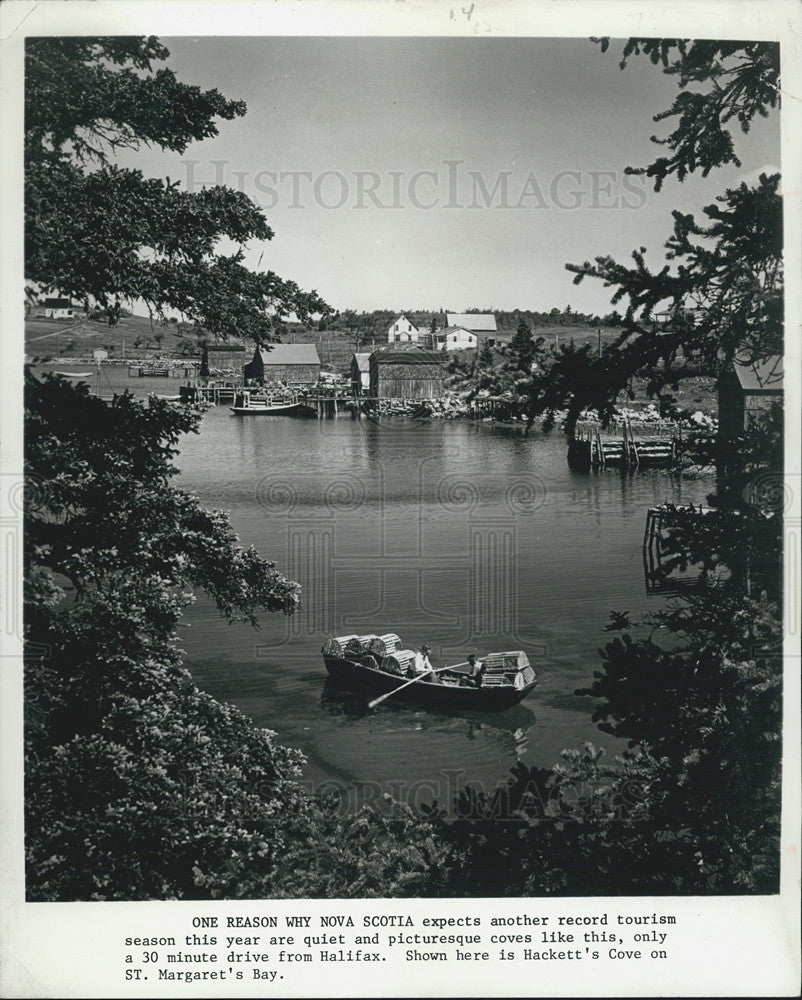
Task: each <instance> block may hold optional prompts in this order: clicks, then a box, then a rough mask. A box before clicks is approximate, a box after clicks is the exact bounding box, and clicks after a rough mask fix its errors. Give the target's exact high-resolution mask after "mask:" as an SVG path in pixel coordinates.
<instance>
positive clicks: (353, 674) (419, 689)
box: [323, 653, 537, 712]
mask: <svg viewBox="0 0 802 1000" xmlns="http://www.w3.org/2000/svg"><path fill="white" fill-rule="evenodd" d="M323 662H324V663H325V665H326V670H328V672H329V676H330V677H331V679H332V680H333V681H334V682H336V683H337V684H339V685H340V686H342V687H344V688H347V689H349V690H352V691H364V692H365V693H369V694H377V695H378V694H386V693H389V692H391V691H395V689H396V688H401V687H402V686H403V685H405V684H406V685H407V686H406V687H405V688H404V690H403V691H401V690H399V692H398V695H397V696H395V697H397V698H398V700H399V701H413V702H417V703H419V704H421V705H428V706H430V707H432V708H446V709H470V710H473V711H485V712H493V711H495V712H498V711H501V710H502V709H505V708H511V707H512V706H513V705H517V704H518V703H519V702H520V701H523V699H524V698H525V697H526V696H527V695H528V694H529V692H530V691H531V690H532V689H533V688H534V687H535V685H536V684H537V679H536V677H535V672H534V670H532V668H531V667H529V666H527V667H526V668H525V669H523V670H520V671H518V672H517V673H516V674H515V675H514V677H515V679H514V682H513V683H509V684H494V685H490V684H488V685H484V684H483V685H482V686H481V687H473V686H471V687H467V686H466V687H463V686H461V685H458V684H449V683H446V682H445V681H443V683H440V684H436V683H433V682H431V681H417V682H416V683H414V684H408V683H407V682H408V678H406V677H400V676H398V674H391V673H388V672H387V671H385V670H382V669H381V668H380V667H379V666H373V665H370V666H366V665H365V664H364V663H362V662H360V661H359V660H357V659H350V658H348V657H346V656H335V655H331V654H327V653H323ZM374 662H375V660H374Z"/></svg>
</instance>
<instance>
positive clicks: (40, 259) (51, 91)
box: [25, 37, 327, 342]
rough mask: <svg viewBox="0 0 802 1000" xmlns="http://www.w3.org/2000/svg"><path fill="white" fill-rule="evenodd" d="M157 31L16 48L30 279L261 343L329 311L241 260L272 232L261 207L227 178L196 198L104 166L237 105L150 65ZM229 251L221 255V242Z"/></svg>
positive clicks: (111, 312)
mask: <svg viewBox="0 0 802 1000" xmlns="http://www.w3.org/2000/svg"><path fill="white" fill-rule="evenodd" d="M168 56H169V52H168V51H167V49H166V48H165V47H164V46H163V45H161V44H160V43H159V42H158V41H157V40H156V39H154V38H126V37H120V38H34V39H29V40H28V43H27V49H26V80H27V86H26V94H25V115H26V120H25V125H26V137H25V161H26V178H25V259H26V278H27V280H28V281H30V282H32V283H34V285H35V286H37V287H39V288H41V289H42V290H53V289H58V291H59V292H60V293H61V294H63V295H69V296H71V297H74V298H76V299H79V300H81V301H83V302H84V303H85V304H86V306H87V308H90V307H91V306H93V305H95V304H99V305H100V306H102V307H103V309H104V310H105V312H106V315H107V316H108V318H109V320H110V322H115V321H116V320H117V318H118V317H119V315H120V310H121V308H122V307H123V304H124V303H126V302H128V303H133V302H136V301H138V300H142V301H144V302H145V303H146V305H147V306H148V308H149V309H150V310H151V311H152V312H153V313H155V314H157V315H160V316H162V315H163V314H164V310H165V309H171V310H177V311H179V312H181V313H182V314H183V315H184V316H185V317H186V318H187V319H189V320H191V321H193V322H195V323H197V324H198V325H201V326H203V327H204V328H206V329H207V330H209V331H210V332H211V333H212V334H214V335H216V336H225V335H237V336H247V337H250V338H252V339H253V340H255V341H257V342H264V341H267V340H268V339H270V336H271V331H272V329H273V325H274V323H275V319H274V317H278V319H280V318H281V317H282V316H284V315H287V314H289V313H291V312H294V313H296V314H297V315H298V316H299V317H300V318H301V319H307V318H308V317H309V316H310V315H311V314H312V313H315V312H325V311H326V310H327V306H326V305H325V303H324V302H323V301H322V300H321V299H320V298H319V296H318V295H317V294H316V293H314V292H311V293H305V292H302V291H301V289H300V288H299V287H298V286H297V285H296V284H295V283H294V282H292V281H286V280H283V279H281V278H280V277H278V275H276V274H274V273H273V272H271V271H265V272H255V271H251V270H250V269H248V268H247V267H246V266H245V264H244V256H245V246H246V244H247V243H248V242H249V241H251V240H269V239H271V238H272V235H273V233H272V230H271V229H270V227H269V226H268V224H267V222H266V220H265V218H264V216H263V215H262V212H261V210H260V209H259V208H258V207H257V206H256V205H255V204H254V203H253V202H251V200H250V199H249V198H248V197H247V196H246V195H245V194H244V193H243V192H240V191H234V190H232V189H230V188H226V187H223V186H214V187H208V188H204V189H203V190H201V191H197V192H186V191H181V190H180V189H179V185H178V183H177V182H171V181H170V180H169V178H168V179H158V178H146V177H145V176H144V175H143V174H142V172H141V171H139V170H135V169H124V168H122V167H119V166H117V165H115V164H114V162H113V154H114V153H115V152H118V151H120V150H125V149H133V150H136V149H139V148H140V147H141V146H143V145H147V146H156V147H159V148H161V149H165V150H170V151H173V152H178V153H182V152H184V150H185V149H186V148H187V146H188V145H189V144H190V143H191V142H193V141H197V140H200V139H204V138H208V137H211V136H215V135H217V133H218V126H217V122H216V120H217V119H219V118H222V119H224V120H232V119H234V118H236V117H238V116H241V115H243V114H244V113H245V105H244V103H243V102H241V101H229V100H227V99H226V98H224V97H223V96H222V95H221V94H220V93H219V92H218V91H216V90H210V91H202V90H201V89H200V88H198V87H194V86H190V85H188V84H185V83H181V82H179V81H178V80H177V79H176V77H175V74H174V73H173V72H172V70H170V69H167V68H165V67H160V68H158V69H156V68H154V66H155V65H156V64H158V63H160V62H162V61H164V60H165V59H166V58H167V57H168ZM226 241H227V242H228V243H230V244H233V245H234V249H233V250H231V251H229V252H226V251H225V250H224V249H223V245H224V243H225V242H226Z"/></svg>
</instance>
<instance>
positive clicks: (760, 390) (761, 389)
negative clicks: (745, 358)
mask: <svg viewBox="0 0 802 1000" xmlns="http://www.w3.org/2000/svg"><path fill="white" fill-rule="evenodd" d="M782 395H783V359H782V355H780V354H774V355H772V356H771V357H769V358H766V359H764V360H758V361H752V362H748V363H747V362H739V361H737V360H736V361H731V362H730V363H729V364H728V365H727V367H726V368H725V369H724V371H723V372H722V373H721V375H720V376H719V380H718V425H719V434H720V435H721V437H722V438H723V439H724V440H725V441H726V440H729V441H732V440H733V439H734V438H736V437H738V435H739V434H743V432H744V431H745V430H746V429H747V428H748V427H749V425H750V424H751V423H752V422H753V421H754V420H755V418H756V417H757V416H758V415H759V414H760V413H763V412H765V411H766V410H768V409H769V407H770V406H771V404H772V403H775V402H778V401H781V400H782Z"/></svg>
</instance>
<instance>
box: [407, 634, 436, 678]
mask: <svg viewBox="0 0 802 1000" xmlns="http://www.w3.org/2000/svg"><path fill="white" fill-rule="evenodd" d="M431 651H432V647H431V646H429V645H427V644H426V643H425V642H424V644H423V645H422V646H421V648H420V651H419V652H416V653H415V659H414V660H413V662H412V663H411V664H410V668H409V676H410V677H415V678H416V679H418V680H422V681H430V682H432V683H434V684H439V683H440V678H439V676H438V675H437V674H436V673H435V672H434V667H433V666H432V663H431V660H430V659H429V653H431Z"/></svg>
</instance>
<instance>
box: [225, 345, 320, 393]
mask: <svg viewBox="0 0 802 1000" xmlns="http://www.w3.org/2000/svg"><path fill="white" fill-rule="evenodd" d="M243 375H244V377H245V378H246V379H247V380H249V381H251V382H265V383H267V382H288V383H290V384H291V385H314V384H315V383H316V382H317V381H318V380H319V378H320V358H319V357H318V353H317V348H316V347H315V345H314V344H273V345H271V346H270V347H257V348H256V350H255V351H254V352H253V360H251V361H250V362H249V363H248V364H247V365H245V367H244V369H243Z"/></svg>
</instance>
